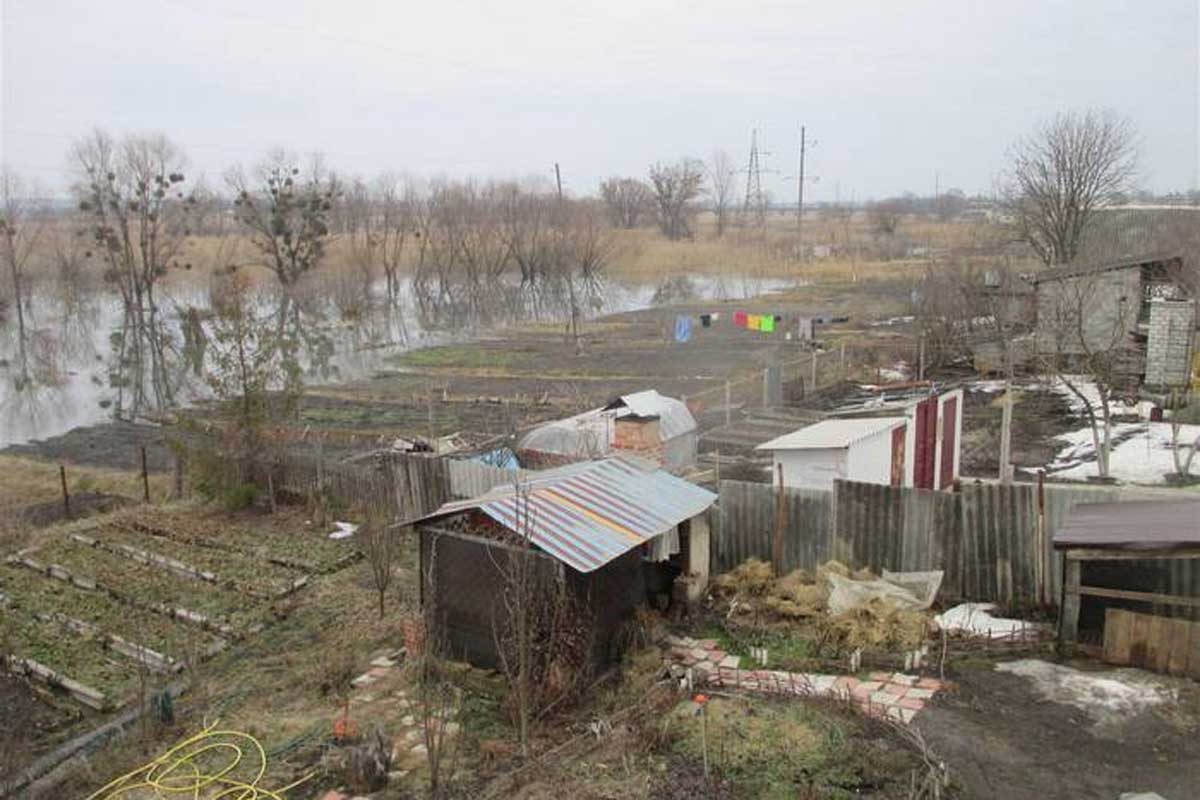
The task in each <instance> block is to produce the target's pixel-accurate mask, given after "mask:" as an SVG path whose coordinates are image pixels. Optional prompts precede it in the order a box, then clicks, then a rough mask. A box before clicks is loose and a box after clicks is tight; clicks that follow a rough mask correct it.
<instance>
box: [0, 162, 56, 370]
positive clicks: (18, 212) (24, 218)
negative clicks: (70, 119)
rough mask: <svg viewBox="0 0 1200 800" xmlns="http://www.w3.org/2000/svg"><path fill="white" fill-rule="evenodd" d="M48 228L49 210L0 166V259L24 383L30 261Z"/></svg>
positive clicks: (13, 173) (16, 177) (18, 179)
mask: <svg viewBox="0 0 1200 800" xmlns="http://www.w3.org/2000/svg"><path fill="white" fill-rule="evenodd" d="M45 228H46V209H44V208H42V207H41V206H40V204H39V203H38V201H37V200H36V199H34V198H32V197H31V196H30V194H29V189H28V187H26V186H25V183H24V182H23V181H22V180H21V178H20V177H19V176H18V175H17V174H16V173H15V172H12V171H10V170H8V169H7V168H3V169H0V262H2V263H3V266H4V270H5V272H6V273H7V277H8V279H9V282H10V284H11V290H12V294H11V297H12V299H13V306H14V308H15V309H16V318H17V360H18V362H19V364H18V369H19V370H20V375H19V376H18V380H19V381H20V383H21V385H25V384H28V383H29V354H28V352H27V349H26V342H27V339H28V336H29V332H28V330H27V328H26V320H25V308H26V306H27V304H28V303H29V300H30V287H29V274H28V272H29V262H30V259H31V258H32V257H33V253H34V250H35V248H37V246H38V243H39V242H40V241H41V239H42V234H43V232H44V231H45Z"/></svg>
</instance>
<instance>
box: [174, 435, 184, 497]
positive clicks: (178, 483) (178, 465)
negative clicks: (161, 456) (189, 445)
mask: <svg viewBox="0 0 1200 800" xmlns="http://www.w3.org/2000/svg"><path fill="white" fill-rule="evenodd" d="M180 447H182V445H180ZM172 469H173V474H172V481H171V499H172V500H182V499H183V453H182V452H180V451H179V450H176V451H175V463H174V464H173V465H172Z"/></svg>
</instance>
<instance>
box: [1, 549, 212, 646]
mask: <svg viewBox="0 0 1200 800" xmlns="http://www.w3.org/2000/svg"><path fill="white" fill-rule="evenodd" d="M0 592H3V593H4V594H5V595H6V596H7V597H8V598H9V602H10V603H11V604H12V605H13V606H15V607H16V608H18V609H19V610H21V611H23V612H25V613H26V614H31V615H59V616H61V617H66V618H69V619H71V620H77V621H79V622H82V623H85V624H87V625H92V626H95V628H97V629H98V632H99V633H100V634H102V635H108V636H115V637H118V638H119V639H121V640H123V641H125V642H128V643H131V644H134V645H140V646H141V647H145V648H149V649H150V650H153V651H155V652H156V653H159V654H162V655H165V656H167V657H168V658H170V659H172V660H173V661H176V662H179V661H183V660H185V659H187V658H191V657H197V656H199V655H200V654H202V653H209V652H213V651H214V650H216V649H218V648H219V647H220V646H221V645H222V643H223V640H222V639H221V638H220V637H218V636H216V635H214V634H212V633H209V632H207V631H203V630H200V629H199V628H196V627H195V626H191V625H182V624H180V623H178V622H172V621H171V620H170V619H168V618H167V617H164V616H162V615H159V614H154V613H151V612H149V611H143V610H140V609H137V608H131V607H130V606H128V605H126V604H124V603H121V602H119V601H118V600H116V599H114V598H113V597H112V596H111V595H109V594H107V593H105V592H102V591H99V590H94V591H89V590H86V589H81V588H79V587H78V586H75V585H72V584H65V585H64V583H63V582H61V581H55V580H51V579H50V578H48V577H46V576H45V575H39V574H37V573H35V572H33V571H31V570H29V569H23V568H21V567H19V566H17V565H3V566H0Z"/></svg>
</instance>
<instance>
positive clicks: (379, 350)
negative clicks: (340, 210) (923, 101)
mask: <svg viewBox="0 0 1200 800" xmlns="http://www.w3.org/2000/svg"><path fill="white" fill-rule="evenodd" d="M792 285H794V282H792V281H787V280H776V279H754V278H730V279H718V278H712V277H693V278H676V279H672V280H670V281H666V282H664V283H663V284H661V285H653V284H625V283H618V282H610V283H607V284H606V285H605V286H604V287H603V291H602V292H601V293H600V294H599V295H598V296H597V297H596V298H595V299H594V300H593V301H592V302H590V303H589V304H588V305H587V306H586V307H587V316H588V317H592V318H594V317H597V316H602V315H606V314H613V313H619V312H625V311H636V310H640V309H644V308H650V307H653V306H656V305H669V304H672V303H678V302H686V301H696V300H732V299H743V298H749V297H754V296H757V295H759V294H763V293H766V292H771V291H779V290H782V289H784V288H787V287H788V286H792ZM81 295H82V296H81ZM373 295H374V296H373V298H372V302H371V303H370V305H369V306H368V308H369V310H368V311H367V312H366V313H365V314H360V315H358V316H356V317H355V318H353V319H346V318H343V317H340V316H339V314H338V311H337V309H336V308H335V307H334V305H333V303H332V302H329V303H327V305H328V306H329V307H328V308H326V309H325V310H324V311H323V313H322V318H323V319H324V320H325V321H326V322H327V323H328V324H327V325H326V327H325V330H326V333H327V335H328V336H329V339H330V341H331V342H332V345H333V355H332V357H331V358H330V359H329V365H328V366H329V369H327V370H325V371H323V372H322V373H321V374H319V375H312V376H308V377H307V378H306V380H308V381H309V382H313V383H326V384H328V383H339V382H345V381H350V380H354V379H355V378H358V377H361V376H364V375H368V374H371V373H372V372H373V371H375V370H377V369H379V368H381V367H383V366H384V364H385V360H386V359H387V358H388V357H389V356H392V355H395V354H397V353H401V352H405V351H408V350H413V349H418V348H422V347H429V346H433V345H438V344H445V343H448V342H453V341H459V340H463V339H466V338H470V337H473V336H478V335H481V334H484V333H487V332H488V330H493V331H494V330H496V329H499V328H502V327H503V326H504V325H505V324H508V323H512V322H519V321H521V319H519V318H517V317H515V316H514V315H513V313H512V312H511V311H510V312H509V313H508V314H507V315H506V316H505V315H497V316H496V317H494V318H490V319H489V320H488V321H487V322H486V323H481V322H480V321H479V320H474V321H471V322H469V323H464V322H462V321H461V320H455V321H450V320H447V319H445V318H442V319H434V318H432V317H431V315H430V314H429V313H428V312H427V310H426V311H422V309H421V308H420V307H419V304H418V303H417V302H416V300H415V298H414V294H413V289H412V286H411V285H409V284H407V283H406V284H404V285H403V286H402V287H401V292H400V297H399V298H398V300H397V302H396V303H395V304H392V305H389V304H388V303H386V302H385V301H384V299H383V297H384V295H385V290H384V288H383V286H382V285H380V286H377V287H375V289H374V291H373ZM262 302H266V301H265V300H264V301H262ZM208 304H209V299H208V293H207V292H206V291H202V290H199V289H195V288H184V289H175V290H171V291H167V292H165V293H164V296H163V297H161V298H160V301H159V307H160V308H161V309H162V310H163V312H164V318H165V319H167V320H168V322H167V323H166V326H165V327H166V330H167V333H168V334H170V336H171V338H172V341H173V342H174V344H175V345H176V349H174V350H172V352H173V353H176V354H177V353H178V345H180V344H181V343H182V341H183V340H184V339H185V338H186V337H185V333H184V331H183V319H184V316H185V315H186V313H187V311H188V309H199V310H201V311H204V310H206V309H207V308H208ZM23 311H24V312H25V313H24V316H25V332H24V336H22V335H20V331H19V327H18V324H17V315H16V313H15V312H14V308H13V307H12V305H11V304H9V306H8V308H7V309H5V308H3V306H0V449H2V448H4V447H8V446H9V445H14V444H22V443H25V442H29V441H33V440H38V439H45V438H49V437H52V436H57V435H59V434H62V433H65V432H67V431H69V430H71V429H73V428H76V427H81V426H89V425H96V424H102V423H104V422H106V421H109V420H111V419H112V418H113V417H114V416H115V415H119V416H122V417H124V418H130V417H136V416H143V415H144V414H145V413H147V412H150V409H141V410H140V411H131V409H130V408H129V407H128V401H127V400H126V401H124V402H123V398H124V397H127V396H128V389H127V388H125V389H124V392H123V391H122V387H127V383H123V382H122V379H121V377H120V375H121V369H120V367H121V363H120V362H121V359H120V357H119V355H118V350H119V347H118V346H119V342H120V336H121V330H122V322H123V313H122V305H121V302H120V299H119V297H118V296H117V295H116V294H115V293H109V292H106V291H94V292H75V293H74V296H73V297H72V299H71V300H69V301H68V300H64V299H63V298H62V297H61V296H60V293H58V292H55V291H36V292H35V293H34V294H33V295H32V297H30V298H29V299H28V300H27V302H26V303H25V305H24V306H23ZM533 316H534V313H533V312H530V313H528V314H525V315H524V318H525V319H529V318H532V317H533ZM537 316H538V317H539V318H542V319H558V318H561V317H562V315H561V313H559V314H554V313H546V312H544V311H543V312H541V313H540V314H537ZM177 360H178V361H179V362H180V363H178V364H174V363H173V364H171V366H170V369H171V370H172V376H173V380H176V381H177V385H176V386H175V391H174V397H173V401H174V403H175V404H178V405H187V404H189V403H193V402H196V401H198V400H202V399H205V398H207V397H210V396H211V390H210V389H209V387H208V386H207V384H206V382H205V381H204V379H203V374H202V372H201V371H195V370H189V369H188V368H187V367H186V366H185V365H184V364H183V363H182V362H183V358H182V356H178V357H177Z"/></svg>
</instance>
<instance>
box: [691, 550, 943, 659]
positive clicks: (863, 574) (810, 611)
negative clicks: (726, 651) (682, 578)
mask: <svg viewBox="0 0 1200 800" xmlns="http://www.w3.org/2000/svg"><path fill="white" fill-rule="evenodd" d="M830 575H836V576H838V577H841V578H849V579H851V580H855V581H874V580H877V579H878V578H877V576H876V575H875V574H874V573H872V572H871V571H870V570H867V569H860V570H855V571H851V570H850V569H849V568H848V567H847V566H846V565H845V564H842V563H841V562H838V561H828V562H826V563H824V564H822V565H820V566H819V567H817V569H816V571H815V573H810V572H808V571H806V570H800V569H798V570H795V571H794V572H791V573H789V574H787V575H785V576H783V577H782V578H777V577H776V576H775V571H774V569H773V568H772V567H771V565H770V564H768V563H767V562H765V561H761V560H759V559H757V558H752V559H749V560H748V561H745V562H743V563H742V564H740V565H738V566H737V567H736V568H735V569H733V570H732V571H730V572H727V573H725V574H724V575H720V576H718V577H717V578H715V579H714V580H713V583H712V595H713V598H714V600H715V601H716V605H717V608H718V609H719V610H721V611H723V612H724V613H725V615H726V617H727V618H729V619H730V620H732V621H737V622H743V623H753V624H756V625H760V626H761V625H765V626H768V627H772V628H781V629H786V628H790V627H793V626H795V625H797V624H807V625H811V626H812V627H813V628H815V633H817V634H818V635H819V637H820V638H821V639H822V640H823V642H824V643H825V645H826V646H829V647H832V648H833V649H836V650H853V649H855V648H862V649H864V650H867V649H878V648H884V647H886V648H894V647H903V648H913V647H916V646H917V645H919V644H920V643H921V641H922V640H923V639H924V638H925V634H926V630H927V628H928V625H929V616H928V614H926V613H925V612H922V611H913V610H911V609H906V608H902V607H900V606H898V605H897V604H896V603H894V602H891V601H890V600H888V599H886V598H880V597H875V598H871V599H870V600H869V601H867V602H866V603H865V604H863V605H861V606H859V607H857V608H854V609H851V610H849V611H846V612H845V613H842V614H837V615H833V614H830V613H829V608H828V602H829V593H830V589H831V586H830V583H831V581H830V580H829V576H830Z"/></svg>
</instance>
